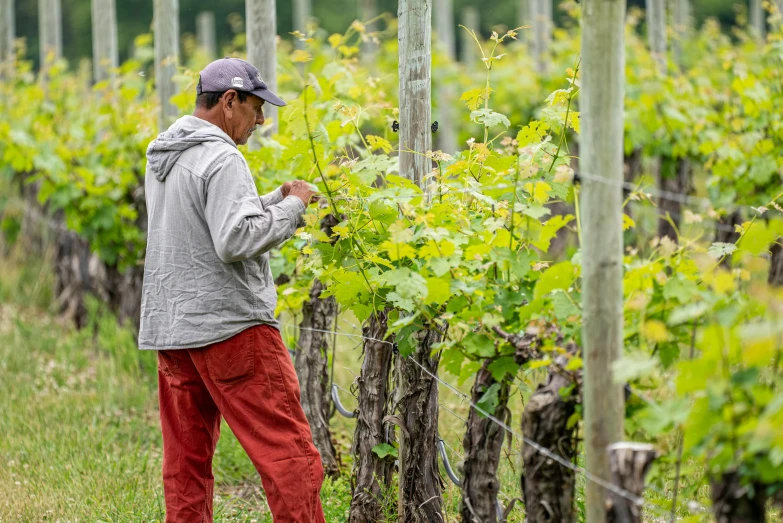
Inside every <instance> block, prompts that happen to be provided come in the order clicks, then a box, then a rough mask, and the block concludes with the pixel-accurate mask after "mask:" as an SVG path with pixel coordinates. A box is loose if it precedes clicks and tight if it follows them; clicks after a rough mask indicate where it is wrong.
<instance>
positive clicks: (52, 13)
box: [38, 0, 63, 71]
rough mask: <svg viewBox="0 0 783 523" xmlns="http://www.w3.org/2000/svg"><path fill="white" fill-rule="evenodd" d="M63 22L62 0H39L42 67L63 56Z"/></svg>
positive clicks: (39, 39)
mask: <svg viewBox="0 0 783 523" xmlns="http://www.w3.org/2000/svg"><path fill="white" fill-rule="evenodd" d="M62 27H63V23H62V6H61V3H60V0H38V41H39V47H40V58H41V69H42V70H43V71H45V70H46V69H47V64H48V63H49V61H50V60H51V59H54V60H59V59H60V58H62V56H63V29H62Z"/></svg>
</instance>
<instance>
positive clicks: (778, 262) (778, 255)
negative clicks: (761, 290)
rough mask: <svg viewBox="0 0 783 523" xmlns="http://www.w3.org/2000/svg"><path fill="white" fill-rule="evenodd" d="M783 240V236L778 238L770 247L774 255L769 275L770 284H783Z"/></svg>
mask: <svg viewBox="0 0 783 523" xmlns="http://www.w3.org/2000/svg"><path fill="white" fill-rule="evenodd" d="M781 242H783V238H778V239H777V242H776V243H774V244H773V245H772V248H771V249H770V253H771V255H772V256H771V258H770V261H769V277H768V279H767V281H768V282H769V284H770V285H776V286H781V285H783V247H781V246H780V244H781Z"/></svg>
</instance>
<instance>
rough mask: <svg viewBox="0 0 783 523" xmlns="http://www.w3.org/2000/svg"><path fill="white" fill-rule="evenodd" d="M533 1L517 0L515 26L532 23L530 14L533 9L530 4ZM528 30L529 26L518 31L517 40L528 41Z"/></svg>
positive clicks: (529, 38) (529, 37)
mask: <svg viewBox="0 0 783 523" xmlns="http://www.w3.org/2000/svg"><path fill="white" fill-rule="evenodd" d="M533 1H534V0H517V27H524V26H530V25H531V24H532V20H531V19H530V16H531V14H532V12H533V11H532V8H531V7H530V4H531V2H533ZM530 31H531V29H530V28H528V29H523V30H522V31H521V32H520V33H519V36H518V37H517V40H519V41H520V42H523V43H524V42H529V41H530V40H531V36H530Z"/></svg>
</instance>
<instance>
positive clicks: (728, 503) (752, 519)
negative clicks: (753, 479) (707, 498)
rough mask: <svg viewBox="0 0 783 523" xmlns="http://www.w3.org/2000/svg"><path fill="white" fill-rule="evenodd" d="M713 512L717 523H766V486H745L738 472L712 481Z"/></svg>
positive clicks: (726, 474)
mask: <svg viewBox="0 0 783 523" xmlns="http://www.w3.org/2000/svg"><path fill="white" fill-rule="evenodd" d="M710 486H711V487H712V511H713V514H715V520H716V521H717V523H764V522H765V521H766V520H767V519H766V504H767V494H766V486H765V485H762V484H759V483H753V484H751V485H743V484H742V482H741V477H740V475H739V474H737V473H736V472H727V473H725V474H723V475H722V476H720V477H718V478H712V479H711V480H710Z"/></svg>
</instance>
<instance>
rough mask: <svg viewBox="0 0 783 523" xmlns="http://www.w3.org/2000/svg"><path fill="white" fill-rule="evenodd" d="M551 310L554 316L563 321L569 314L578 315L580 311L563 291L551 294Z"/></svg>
mask: <svg viewBox="0 0 783 523" xmlns="http://www.w3.org/2000/svg"><path fill="white" fill-rule="evenodd" d="M552 312H554V315H555V318H557V319H558V320H560V321H564V320H566V319H568V318H570V317H571V316H576V315H578V314H579V313H580V312H581V311H580V309H579V307H577V306H576V305H574V304H573V303H572V302H571V300H570V299H569V298H568V295H567V294H566V293H564V292H558V293H556V294H554V295H553V296H552Z"/></svg>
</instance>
